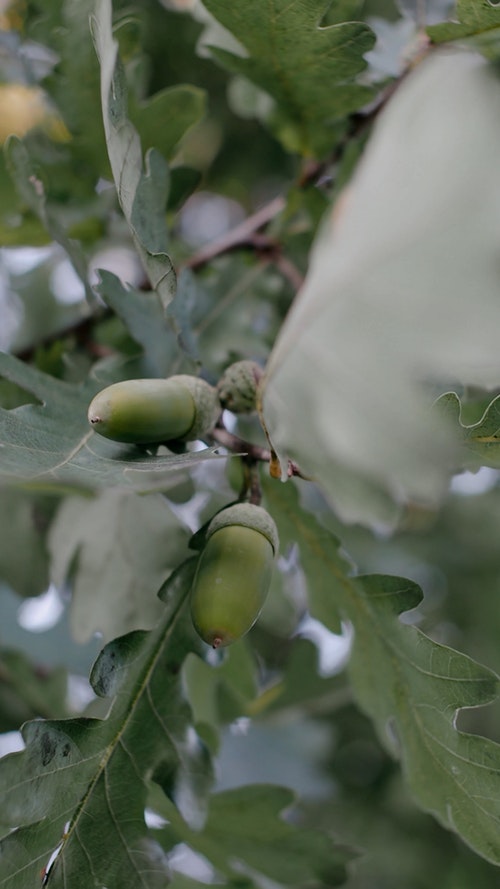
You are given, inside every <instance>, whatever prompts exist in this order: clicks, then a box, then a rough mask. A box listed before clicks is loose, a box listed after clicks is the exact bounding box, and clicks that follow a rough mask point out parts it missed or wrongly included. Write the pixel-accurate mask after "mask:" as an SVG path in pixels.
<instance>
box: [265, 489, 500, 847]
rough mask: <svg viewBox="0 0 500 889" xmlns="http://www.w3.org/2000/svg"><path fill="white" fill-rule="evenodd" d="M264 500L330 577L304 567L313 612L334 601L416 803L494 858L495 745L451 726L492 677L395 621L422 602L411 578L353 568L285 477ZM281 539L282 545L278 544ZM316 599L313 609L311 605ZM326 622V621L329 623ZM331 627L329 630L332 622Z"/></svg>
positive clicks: (366, 696) (365, 689)
mask: <svg viewBox="0 0 500 889" xmlns="http://www.w3.org/2000/svg"><path fill="white" fill-rule="evenodd" d="M266 501H267V503H268V506H269V509H270V510H271V511H272V514H273V516H274V518H275V520H276V522H277V524H278V529H279V532H280V537H281V536H282V532H283V533H284V541H287V540H288V535H289V534H290V533H291V530H292V528H293V527H295V537H296V539H297V542H298V543H299V546H300V549H301V552H304V551H306V550H307V549H309V551H310V553H311V556H312V557H313V558H314V560H315V562H316V565H317V571H321V572H322V581H323V577H324V574H325V573H326V572H329V574H330V578H331V583H330V589H329V591H327V590H326V589H325V588H324V587H323V592H322V593H321V595H319V594H318V591H316V590H315V588H314V584H315V577H316V573H313V574H309V575H308V584H309V589H310V593H311V606H310V607H311V614H312V615H313V616H314V617H318V616H319V615H318V610H319V608H321V599H323V598H326V597H327V596H328V599H329V600H330V604H329V605H325V606H324V607H323V608H322V611H321V612H320V613H322V614H323V619H324V615H325V613H326V612H327V610H328V609H334V608H336V609H338V611H339V613H340V614H342V615H343V616H344V617H346V618H348V619H349V620H350V621H351V623H352V625H353V627H354V634H355V635H354V643H353V647H352V656H351V660H350V664H349V672H350V677H351V681H352V684H353V691H354V694H355V696H356V698H357V700H358V701H359V703H360V704H361V706H362V708H363V709H364V710H365V711H366V712H367V713H368V714H369V715H370V716H371V718H372V719H373V720H374V722H375V725H376V727H377V731H378V733H379V736H380V738H381V740H382V741H383V743H384V744H385V745H386V746H387V747H388V748H389V750H390V751H391V752H392V754H393V755H395V756H397V757H398V758H400V759H401V761H402V765H403V770H404V773H405V775H406V778H407V781H408V783H409V785H410V787H411V790H412V793H413V794H414V796H415V799H416V801H417V802H418V803H419V805H420V806H422V807H423V808H424V809H426V810H427V811H429V812H432V813H433V814H434V815H435V816H436V817H437V818H438V820H439V821H440V822H441V823H442V824H443V825H445V826H447V827H449V828H450V829H452V830H455V831H456V832H457V833H458V834H459V835H460V836H461V837H462V839H464V840H465V842H466V843H468V844H469V845H470V846H471V847H472V848H473V849H474V850H475V851H476V852H478V853H479V854H480V855H483V857H484V858H486V859H488V860H489V861H492V862H493V863H496V864H500V843H499V839H498V837H499V834H498V823H499V820H500V745H498V744H495V743H493V742H492V741H489V740H488V739H486V738H481V737H477V736H474V735H470V734H466V733H465V732H459V731H457V728H456V715H457V711H458V710H459V709H460V708H462V707H479V706H481V705H484V704H487V703H489V702H490V701H492V700H494V699H495V697H496V696H497V694H498V691H499V680H498V677H497V676H495V674H494V673H492V672H491V671H490V670H488V669H487V668H486V667H483V666H481V665H480V664H478V663H476V662H475V661H473V660H472V659H471V658H468V657H467V656H466V655H464V654H461V653H460V652H458V651H454V650H453V649H451V648H447V647H446V646H444V645H438V644H437V643H436V642H433V641H432V640H431V639H429V638H428V637H427V636H425V635H424V634H423V633H422V632H421V631H420V630H418V629H416V628H415V627H413V626H411V625H409V624H405V623H403V622H402V621H401V620H400V619H399V615H400V614H401V613H402V612H405V611H408V610H411V609H412V608H414V607H415V606H416V605H418V603H419V602H420V600H421V596H422V594H421V590H420V588H419V587H418V586H417V584H416V583H414V582H413V581H411V580H406V579H404V578H401V577H392V576H387V575H376V574H373V575H367V576H359V577H354V576H352V574H351V572H350V571H349V572H347V571H346V568H349V567H350V566H348V565H347V563H346V561H345V559H344V558H343V557H342V555H341V554H340V552H339V541H338V540H337V539H336V538H335V537H334V536H333V535H332V534H330V533H329V532H328V531H326V529H325V528H323V527H322V526H321V525H320V524H319V522H318V521H317V520H316V519H315V518H314V516H313V515H312V514H310V513H307V512H305V511H303V510H302V509H301V507H300V503H299V501H298V497H297V494H296V491H295V489H294V487H293V485H292V484H288V485H282V484H280V483H278V482H274V483H271V484H269V485H268V486H267V489H266ZM284 541H283V540H282V543H283V542H284ZM318 606H319V608H318ZM327 625H328V624H327ZM329 626H330V629H334V630H335V628H336V622H335V624H334V626H331V625H329Z"/></svg>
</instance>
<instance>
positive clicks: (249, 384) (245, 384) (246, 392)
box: [217, 361, 264, 414]
mask: <svg viewBox="0 0 500 889" xmlns="http://www.w3.org/2000/svg"><path fill="white" fill-rule="evenodd" d="M263 375H264V371H263V370H262V368H261V367H260V365H259V364H256V362H255V361H236V362H235V363H234V364H230V365H229V367H226V370H225V371H224V373H223V374H222V376H221V378H220V380H219V382H218V383H217V391H218V393H219V399H220V403H221V405H222V407H223V408H227V409H228V410H229V411H233V413H235V414H249V413H251V412H252V411H254V410H256V409H257V390H258V387H259V383H260V381H261V379H262V377H263Z"/></svg>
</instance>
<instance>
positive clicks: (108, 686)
mask: <svg viewBox="0 0 500 889" xmlns="http://www.w3.org/2000/svg"><path fill="white" fill-rule="evenodd" d="M192 575H193V562H192V561H191V562H188V563H185V565H184V566H183V567H182V568H181V569H180V570H179V572H178V573H177V574H176V575H175V577H173V578H172V580H171V581H169V583H168V585H167V587H166V588H165V589H164V591H163V596H164V599H165V601H166V608H165V612H164V616H163V617H162V619H161V620H160V621H159V622H158V625H157V627H156V629H155V630H154V631H151V632H150V633H148V632H141V631H137V632H135V633H130V634H128V635H127V636H123V637H121V638H120V639H116V640H115V641H114V642H111V643H109V645H107V646H106V648H104V649H103V651H102V652H101V655H100V656H99V658H98V659H97V661H96V663H95V665H94V668H93V671H92V676H91V680H92V684H93V686H94V689H95V691H96V693H97V694H99V695H100V696H103V697H111V698H113V702H112V705H111V707H110V710H109V713H108V716H107V717H106V718H105V719H102V720H101V719H83V718H82V719H73V720H64V721H49V722H43V721H42V722H40V721H38V722H31V723H28V724H27V725H26V726H25V727H24V730H23V735H24V740H25V742H26V750H25V751H24V752H22V753H19V754H12V755H10V756H8V757H6V758H4V759H3V760H1V761H0V794H1V798H2V817H3V819H4V820H7V819H9V821H10V824H11V825H12V827H14V828H15V830H14V831H13V832H12V833H10V834H8V835H7V836H6V837H4V839H3V840H2V841H1V842H0V863H1V877H0V880H1V883H0V884H1V885H2V887H5V889H19V886H20V885H26V886H27V885H28V884H29V885H31V884H33V885H36V880H37V879H38V878H39V876H38V875H39V872H40V869H41V867H42V866H44V865H46V864H47V862H48V861H49V858H50V856H51V853H53V851H54V850H55V849H57V848H58V844H59V843H62V845H61V848H60V849H59V851H58V854H57V857H56V860H55V863H54V865H53V868H52V871H51V878H50V882H51V884H52V885H53V886H54V887H59V886H60V887H62V886H67V885H68V884H71V886H72V889H88V887H89V886H91V885H93V884H98V885H102V886H105V885H107V886H110V887H111V886H120V887H123V889H137V886H147V887H148V889H165V887H166V885H167V883H168V867H167V863H166V857H165V855H164V853H163V852H162V850H161V849H160V847H159V846H158V845H157V844H156V843H155V842H154V840H153V839H152V838H151V835H150V834H149V832H148V829H147V827H146V825H145V822H144V807H145V804H146V785H145V782H146V779H149V778H150V776H151V775H152V774H154V775H155V777H156V780H158V781H159V782H160V783H161V785H162V787H163V790H164V791H165V793H167V794H168V795H169V796H170V798H171V799H172V800H174V801H175V805H176V806H178V808H179V810H180V811H181V812H182V814H183V817H184V818H185V819H187V821H188V822H190V823H192V824H193V825H194V826H199V823H200V817H202V811H203V803H202V800H203V798H204V796H205V793H206V791H207V789H208V786H209V785H210V781H211V770H210V764H209V762H208V758H207V755H206V752H205V750H204V749H203V747H202V746H201V744H200V742H199V739H198V738H197V737H196V735H195V733H194V731H193V729H192V728H191V726H190V712H189V708H188V707H187V704H186V703H185V701H184V698H183V696H182V692H181V688H180V679H179V671H180V667H181V665H182V661H183V659H184V657H185V655H186V654H187V652H188V651H189V650H192V649H193V647H194V648H195V649H196V648H197V644H198V643H197V642H196V641H195V639H194V631H193V630H192V629H191V630H190V621H189V616H187V615H186V609H185V602H186V595H187V592H188V591H189V588H190V585H191V581H192ZM30 782H36V785H37V792H36V794H35V793H27V792H26V788H27V786H29V784H30ZM20 881H21V882H20ZM22 881H24V882H22Z"/></svg>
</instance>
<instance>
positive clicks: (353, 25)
mask: <svg viewBox="0 0 500 889" xmlns="http://www.w3.org/2000/svg"><path fill="white" fill-rule="evenodd" d="M204 6H205V7H206V8H207V9H208V11H209V12H210V13H211V14H212V15H213V16H214V17H215V18H216V19H217V20H218V21H219V22H220V23H221V24H222V25H224V27H225V28H227V30H228V31H230V32H231V34H233V35H234V36H235V37H236V38H237V40H238V41H239V42H240V43H241V45H242V47H243V53H242V54H241V55H235V54H234V53H232V52H228V51H226V50H224V49H220V48H217V47H212V50H211V51H212V54H213V55H214V57H215V58H216V59H217V60H218V61H220V62H221V64H222V65H224V66H225V67H226V68H228V69H229V70H230V71H233V72H235V73H238V74H241V75H244V76H245V77H246V78H248V80H250V81H252V82H253V83H254V84H256V85H257V86H258V87H259V88H260V89H262V90H264V91H265V92H267V93H268V94H269V95H270V96H272V98H273V100H274V101H275V102H276V103H277V109H276V111H275V112H274V113H275V114H276V117H277V118H278V119H277V120H276V121H275V122H274V127H276V128H277V129H278V132H280V133H281V138H282V139H283V141H284V142H285V144H287V145H288V146H289V147H291V149H292V150H295V151H299V152H300V153H301V154H304V155H312V156H322V155H324V154H325V153H326V152H328V151H331V150H332V148H333V147H334V144H335V136H336V135H337V134H336V133H335V130H334V129H333V124H335V123H338V121H341V120H342V119H343V118H345V117H346V116H347V115H349V114H351V113H352V112H353V111H356V110H357V109H359V108H360V107H361V106H362V105H365V104H366V103H367V102H368V101H369V99H370V98H371V97H372V95H373V92H372V90H371V89H370V88H368V87H366V86H361V85H359V84H358V83H356V81H355V79H356V77H357V75H359V74H360V72H361V71H363V69H364V68H365V67H366V62H365V61H364V59H363V53H365V52H368V50H370V49H371V48H372V46H373V43H374V37H373V34H372V32H371V30H370V29H369V27H368V26H367V25H366V24H364V23H362V22H342V23H341V24H336V25H332V26H327V27H320V21H321V16H322V13H324V12H325V9H326V4H325V3H318V2H312V0H296V2H293V3H290V2H289V0H271V2H269V0H254V2H252V3H250V4H248V3H245V4H243V3H233V2H231V0H206V2H205V3H204ZM270 117H271V120H272V117H273V112H271V115H270Z"/></svg>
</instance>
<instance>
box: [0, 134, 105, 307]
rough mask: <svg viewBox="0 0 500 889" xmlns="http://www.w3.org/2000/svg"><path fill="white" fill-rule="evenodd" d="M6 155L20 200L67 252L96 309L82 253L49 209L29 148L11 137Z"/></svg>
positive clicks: (7, 144)
mask: <svg viewBox="0 0 500 889" xmlns="http://www.w3.org/2000/svg"><path fill="white" fill-rule="evenodd" d="M4 151H5V157H6V164H7V169H8V171H9V173H10V175H11V176H12V179H13V181H14V184H15V186H16V188H17V190H18V192H19V194H20V196H21V197H22V198H23V200H24V201H25V202H26V204H27V205H28V206H29V207H30V208H31V210H32V211H33V212H34V213H35V214H36V215H37V216H38V218H39V219H40V221H41V222H42V223H43V225H44V226H45V228H46V229H47V232H48V233H49V235H50V236H51V238H53V239H54V241H57V243H58V244H60V245H61V247H63V248H64V250H65V251H66V253H67V254H68V256H69V258H70V260H71V264H72V266H73V268H74V270H75V272H76V274H77V275H78V277H79V278H80V280H81V282H82V284H83V286H84V288H85V295H86V298H87V301H88V303H89V305H91V306H92V305H94V304H95V296H94V294H93V292H92V288H91V287H90V284H89V283H88V277H87V264H86V260H85V256H84V254H83V251H82V249H81V247H80V245H79V244H78V242H77V241H74V240H71V239H70V238H68V236H67V234H66V232H65V230H64V228H63V226H62V225H61V223H60V222H59V221H58V219H57V217H56V215H55V213H54V212H53V211H52V209H51V207H50V206H49V205H48V203H47V198H46V194H45V186H44V183H43V181H42V179H41V178H40V171H39V170H38V169H37V167H36V165H35V164H34V162H33V159H32V158H31V157H30V154H29V152H28V149H27V147H26V145H25V144H24V143H23V142H21V140H20V139H18V138H17V136H11V137H10V138H9V139H8V140H7V142H6V144H5V149H4Z"/></svg>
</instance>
